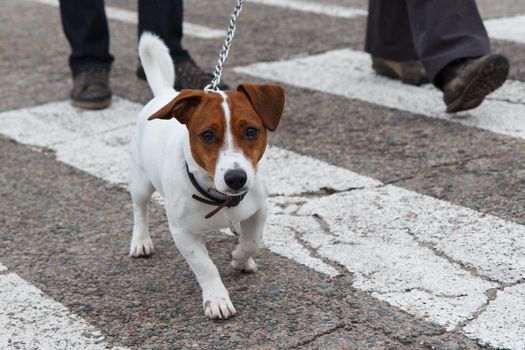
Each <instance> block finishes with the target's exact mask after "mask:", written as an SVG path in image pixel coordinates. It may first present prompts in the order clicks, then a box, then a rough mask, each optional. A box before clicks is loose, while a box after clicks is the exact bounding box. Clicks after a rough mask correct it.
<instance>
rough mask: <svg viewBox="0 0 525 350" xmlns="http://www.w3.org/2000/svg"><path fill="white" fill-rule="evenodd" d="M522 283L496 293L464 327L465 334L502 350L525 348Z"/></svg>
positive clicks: (524, 302) (524, 312)
mask: <svg viewBox="0 0 525 350" xmlns="http://www.w3.org/2000/svg"><path fill="white" fill-rule="evenodd" d="M524 314H525V284H520V285H517V286H513V287H509V288H505V289H504V290H503V291H498V293H497V295H496V300H494V301H491V302H490V304H489V305H488V306H487V309H486V311H485V312H484V313H483V314H481V315H480V317H479V318H478V319H476V320H475V321H473V322H472V323H471V324H469V325H468V326H467V327H465V333H466V334H467V335H469V336H471V337H472V338H477V339H479V340H481V343H482V345H492V346H494V347H497V348H504V349H525V336H524V334H525V318H524V317H523V315H524Z"/></svg>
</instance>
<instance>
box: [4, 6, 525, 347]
mask: <svg viewBox="0 0 525 350" xmlns="http://www.w3.org/2000/svg"><path fill="white" fill-rule="evenodd" d="M32 1H35V0H32ZM38 1H40V2H42V1H44V2H49V1H50V0H38ZM250 1H251V2H253V3H258V4H262V5H268V6H273V7H278V8H280V7H285V8H289V9H293V10H297V11H306V12H310V13H315V14H320V15H328V16H336V17H344V18H353V17H355V16H362V15H366V11H363V10H359V9H354V8H350V7H344V6H335V5H324V4H319V3H314V2H305V1H301V0H283V1H274V0H250ZM306 3H308V4H309V5H305V4H306ZM119 11H120V12H119ZM108 13H109V17H110V18H113V19H116V20H121V21H127V22H128V23H136V22H133V20H132V19H131V15H130V14H129V13H127V12H125V11H124V12H122V11H121V10H119V9H116V10H115V11H112V10H111V8H110V9H109V11H108ZM111 13H113V15H111ZM521 21H524V19H523V18H522V17H520V16H517V17H513V18H509V19H495V20H488V21H486V24H487V27H488V29H489V32H490V33H491V35H492V34H494V36H493V37H495V38H501V39H503V40H511V41H514V42H517V43H519V42H522V38H524V37H525V35H521V33H522V28H525V25H524V26H521V27H520V26H519V24H521V23H522V22H521ZM506 26H508V27H506ZM189 30H190V29H189ZM206 30H207V29H206ZM190 31H191V30H190ZM194 32H199V30H194ZM207 33H208V34H202V33H201V34H195V36H196V37H199V38H212V37H217V36H220V35H222V34H221V33H223V32H220V33H219V32H213V31H212V32H207ZM210 33H214V34H210ZM231 71H232V72H234V73H237V74H242V75H248V76H252V77H254V78H256V79H264V80H270V81H274V82H279V83H282V84H286V85H289V86H294V87H297V88H301V89H309V90H314V91H318V92H321V93H325V94H331V95H337V96H341V97H343V98H347V99H352V100H359V101H363V102H365V103H368V104H373V105H375V106H379V107H384V108H392V109H396V110H400V111H404V112H407V113H410V114H417V115H423V116H425V117H428V118H431V119H440V120H445V121H448V122H452V123H459V124H462V125H464V126H467V127H472V128H480V129H483V130H487V131H489V132H492V133H496V134H500V135H504V136H508V137H512V138H517V139H525V118H524V116H525V85H524V83H522V82H521V81H509V82H507V83H506V84H505V85H504V86H503V87H502V88H501V89H500V90H499V91H498V92H497V93H495V94H493V95H491V96H490V98H488V99H487V100H486V101H485V103H484V104H483V105H482V106H481V107H480V108H478V109H476V110H473V111H469V112H464V113H460V114H456V115H453V116H451V115H448V114H446V113H444V112H443V110H444V107H443V103H442V101H441V95H440V93H439V92H438V91H436V90H435V89H434V88H432V87H430V86H426V87H412V86H407V85H402V84H400V83H398V82H395V81H392V80H389V79H384V78H381V77H378V76H376V75H374V74H373V72H372V70H371V68H370V62H369V57H368V56H367V55H366V54H364V53H363V52H360V51H356V50H352V49H339V50H333V51H329V52H325V53H322V54H316V55H309V56H306V57H300V58H295V59H290V60H287V61H276V62H261V63H253V64H250V65H246V66H240V67H235V68H233V69H232V70H231ZM140 108H141V105H139V104H137V103H135V102H132V101H130V100H128V99H126V98H124V97H116V98H115V99H114V102H113V105H112V106H111V107H110V108H109V109H107V110H103V111H97V112H92V111H82V110H78V109H75V108H73V107H71V106H70V104H69V102H68V101H59V102H51V103H48V104H44V105H40V106H36V107H32V108H22V109H17V110H12V111H7V112H2V113H0V134H2V135H5V136H7V137H9V138H12V139H14V140H16V141H18V142H20V143H23V144H26V145H30V146H35V147H38V148H39V147H44V148H48V149H52V150H54V151H55V152H56V156H57V160H58V161H61V162H64V163H66V164H69V165H72V166H74V167H76V168H78V169H81V170H83V171H85V172H87V173H89V174H91V175H93V176H96V177H99V178H101V179H104V180H105V181H107V182H109V183H111V184H116V185H119V186H125V184H126V182H127V181H126V179H127V159H128V155H127V144H128V143H129V140H130V137H131V135H132V132H133V130H134V124H135V119H136V115H137V114H138V111H139V110H140ZM266 161H267V162H268V164H269V169H270V171H269V173H270V175H271V184H272V192H271V198H270V200H269V205H270V213H271V214H270V217H269V222H268V225H267V228H266V231H265V237H264V245H265V246H266V247H267V248H268V249H269V250H271V251H272V252H274V253H276V254H279V255H282V256H285V257H287V258H289V259H291V260H294V261H296V262H298V263H300V264H303V265H305V266H307V267H309V268H312V269H314V270H316V271H318V272H321V273H324V274H326V275H328V276H330V277H334V276H337V275H339V274H341V273H347V272H349V273H351V274H352V276H353V286H354V287H356V288H358V289H360V290H363V291H365V292H368V293H370V294H371V295H373V296H374V297H376V298H378V299H380V300H383V301H386V302H388V303H390V304H392V305H394V306H396V307H398V308H400V309H402V310H404V311H406V312H408V313H410V314H412V315H415V316H417V317H419V318H422V319H425V320H427V321H430V322H433V323H437V324H439V325H442V326H443V327H445V328H446V329H447V330H448V331H455V332H461V333H462V334H465V335H466V336H468V337H470V338H472V339H475V340H476V341H478V342H479V343H480V344H481V345H488V346H492V347H497V348H508V349H525V339H524V337H523V335H522V334H523V329H525V317H523V314H524V311H525V284H524V283H523V281H524V280H525V226H523V225H520V224H517V223H515V222H512V221H508V220H503V219H500V218H498V217H496V216H493V215H487V214H483V213H480V212H478V211H476V210H473V209H469V208H466V207H462V206H458V205H454V204H451V203H449V202H446V201H443V200H439V199H436V198H433V197H430V196H427V195H422V194H419V193H417V192H414V191H410V190H407V189H405V188H402V187H398V186H393V185H388V184H384V183H382V182H380V181H378V180H376V179H373V178H370V177H368V176H365V175H362V174H358V173H356V172H353V171H351V170H349V169H345V168H341V167H338V166H334V165H331V164H328V163H326V162H324V161H321V160H318V159H315V158H312V157H309V156H306V155H301V154H298V153H295V152H292V151H289V150H286V149H283V148H279V147H275V146H272V147H269V149H268V150H267V154H266ZM283 164H285V165H286V166H283ZM298 174H303V176H298ZM0 259H2V258H0ZM13 314H16V315H19V316H17V318H16V319H15V320H14V321H13V318H12V315H13ZM42 320H45V322H43V321H42ZM0 325H7V327H4V328H2V327H0V348H2V349H3V348H7V349H9V348H16V346H21V347H22V348H33V347H35V348H53V349H70V348H82V349H103V348H107V345H106V344H105V343H104V339H103V337H102V336H101V333H100V332H98V331H97V330H95V329H94V328H93V327H91V326H89V325H88V324H87V323H86V322H84V321H83V320H81V319H79V318H78V317H76V316H74V315H72V314H71V313H70V312H69V311H68V310H67V309H65V308H64V307H63V306H61V305H60V304H59V303H57V302H55V301H53V300H51V299H49V298H47V297H46V296H45V295H44V294H43V293H42V291H40V290H39V289H38V288H36V287H34V286H32V285H30V284H29V283H28V282H26V281H24V280H23V279H22V278H20V277H19V276H18V275H16V274H14V273H10V272H9V271H8V270H7V268H6V267H5V266H3V265H2V264H0ZM28 325H30V326H28ZM57 329H60V330H61V332H60V333H58V332H56V330H57ZM37 333H38V336H37ZM114 349H117V348H114Z"/></svg>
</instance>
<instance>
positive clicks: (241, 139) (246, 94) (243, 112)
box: [228, 84, 285, 168]
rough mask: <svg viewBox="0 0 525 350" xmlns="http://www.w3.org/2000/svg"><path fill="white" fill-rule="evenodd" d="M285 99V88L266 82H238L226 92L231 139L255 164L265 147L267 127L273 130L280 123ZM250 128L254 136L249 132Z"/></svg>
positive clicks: (254, 164) (255, 164)
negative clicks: (254, 130) (233, 88)
mask: <svg viewBox="0 0 525 350" xmlns="http://www.w3.org/2000/svg"><path fill="white" fill-rule="evenodd" d="M284 99H285V97H284V89H283V88H282V87H280V86H277V85H269V84H264V85H263V84H241V85H239V87H238V88H237V92H229V93H228V101H229V105H230V109H231V128H232V133H233V139H234V140H235V143H236V145H237V146H238V147H239V148H240V149H242V151H243V152H244V154H245V155H246V156H247V157H248V158H250V159H251V161H252V164H253V166H254V168H256V166H257V163H258V162H259V160H260V159H261V158H262V156H263V154H264V151H265V150H266V142H267V136H266V129H268V130H270V131H275V130H276V129H277V126H278V125H279V121H280V120H281V116H282V114H283V109H284ZM253 129H256V130H257V135H256V136H255V137H251V136H250V134H251V133H253Z"/></svg>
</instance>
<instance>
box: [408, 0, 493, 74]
mask: <svg viewBox="0 0 525 350" xmlns="http://www.w3.org/2000/svg"><path fill="white" fill-rule="evenodd" d="M404 1H406V4H407V10H408V17H409V20H410V27H411V30H412V36H413V42H414V46H415V47H416V51H417V53H418V56H419V59H420V60H421V62H422V63H423V65H424V66H425V70H426V72H427V74H428V76H429V78H430V79H431V80H434V78H435V77H436V76H437V74H438V73H439V72H440V71H441V70H442V69H443V68H444V67H445V66H446V65H447V64H449V63H451V62H452V61H454V60H456V59H460V58H466V57H480V56H484V55H488V54H489V53H490V40H489V37H488V35H487V31H486V30H485V27H484V26H483V21H482V20H481V16H480V14H479V12H478V8H477V7H476V2H475V0H461V1H458V0H404Z"/></svg>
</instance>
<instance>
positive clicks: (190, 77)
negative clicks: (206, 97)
mask: <svg viewBox="0 0 525 350" xmlns="http://www.w3.org/2000/svg"><path fill="white" fill-rule="evenodd" d="M135 74H136V75H137V78H139V79H140V80H142V81H144V82H145V81H146V73H145V72H144V68H143V67H142V65H139V66H138V67H137V71H136V72H135ZM212 79H213V74H210V73H206V72H204V71H203V70H202V69H201V68H200V67H199V66H198V65H197V63H195V61H194V60H192V59H189V60H188V61H184V62H182V63H176V64H175V86H174V88H175V90H177V91H181V90H183V89H199V90H200V89H204V88H205V87H206V85H208V84H209V83H210V82H211V80H212ZM219 89H220V90H229V89H230V87H229V86H228V84H226V83H223V82H221V83H220V84H219Z"/></svg>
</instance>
